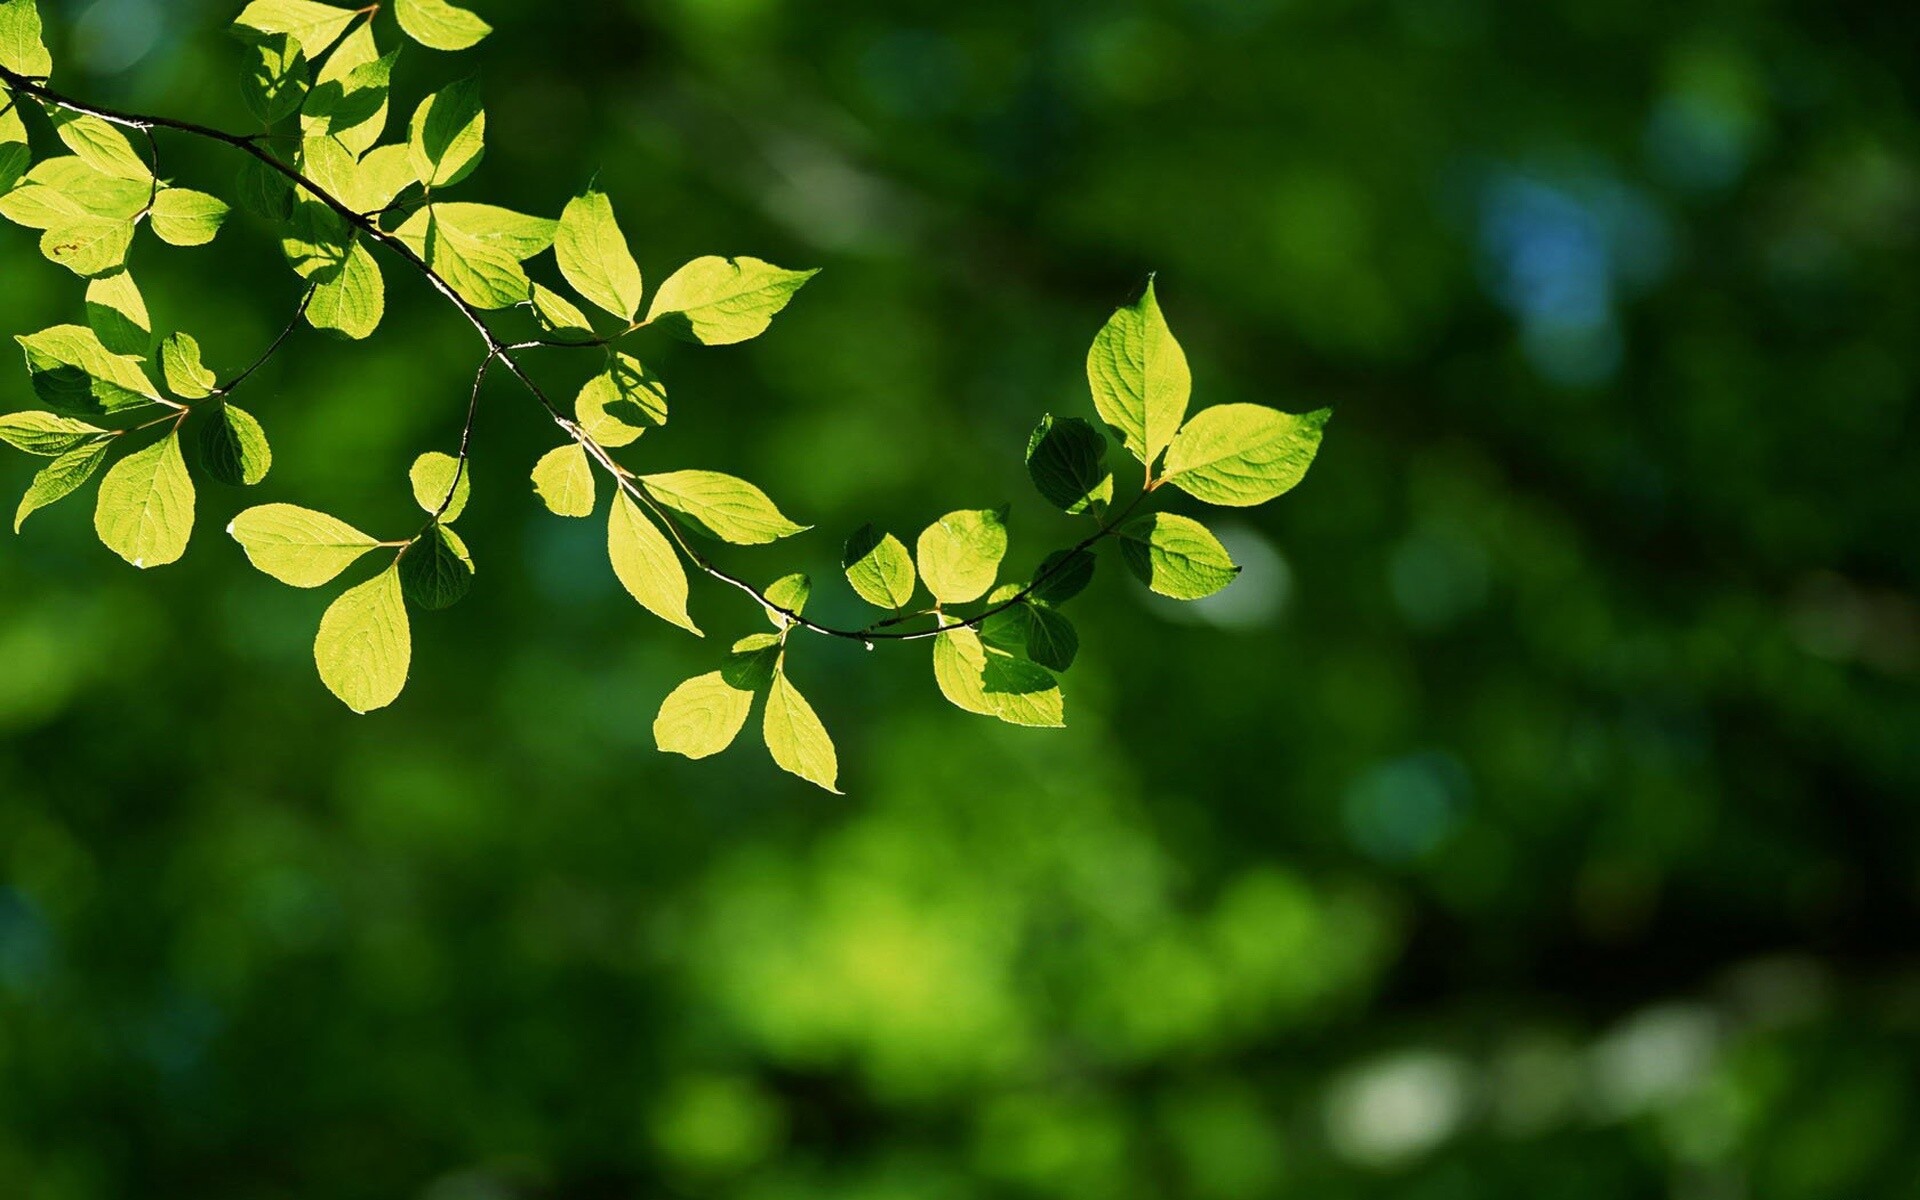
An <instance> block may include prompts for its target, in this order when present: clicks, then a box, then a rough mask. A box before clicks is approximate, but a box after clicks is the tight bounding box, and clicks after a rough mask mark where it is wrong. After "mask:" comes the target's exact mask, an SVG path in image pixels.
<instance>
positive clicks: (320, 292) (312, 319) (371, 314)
mask: <svg viewBox="0 0 1920 1200" xmlns="http://www.w3.org/2000/svg"><path fill="white" fill-rule="evenodd" d="M386 311H387V286H386V281H385V280H384V279H383V278H382V277H381V275H380V264H379V263H378V262H377V261H375V259H374V257H373V254H372V252H371V251H369V250H368V249H367V248H366V247H365V246H363V245H361V244H360V243H359V242H357V241H356V242H353V243H351V244H350V245H348V247H347V250H346V257H345V259H343V260H342V261H341V263H340V264H339V266H338V268H337V269H335V270H333V271H331V272H325V273H322V274H320V275H318V276H316V277H315V279H314V285H313V296H312V298H311V299H309V300H308V301H307V322H308V324H310V325H312V326H313V327H314V328H315V329H330V330H332V331H334V332H335V333H339V334H341V335H343V336H345V337H349V338H353V339H355V340H356V341H357V340H359V339H361V338H364V337H367V336H369V335H371V334H372V333H373V331H374V330H375V329H378V328H379V327H380V318H381V317H383V316H384V315H386Z"/></svg>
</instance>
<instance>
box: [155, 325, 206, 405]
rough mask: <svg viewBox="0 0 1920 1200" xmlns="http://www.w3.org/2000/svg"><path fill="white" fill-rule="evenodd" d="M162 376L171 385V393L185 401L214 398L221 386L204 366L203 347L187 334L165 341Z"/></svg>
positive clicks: (175, 334) (161, 363)
mask: <svg viewBox="0 0 1920 1200" xmlns="http://www.w3.org/2000/svg"><path fill="white" fill-rule="evenodd" d="M160 373H161V376H162V377H163V378H164V379H166V381H167V390H168V391H170V392H172V393H173V394H174V395H176V396H178V397H180V398H181V399H182V400H201V399H204V398H206V397H208V396H211V395H213V389H214V386H215V385H216V384H217V383H218V382H219V380H217V379H215V378H214V374H213V372H212V371H209V370H207V368H206V367H205V366H204V365H203V364H202V363H201V362H200V343H199V342H196V341H194V340H193V335H191V334H186V333H170V334H168V335H167V336H166V337H165V338H164V339H163V340H162V341H161V343H160Z"/></svg>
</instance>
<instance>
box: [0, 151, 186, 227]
mask: <svg viewBox="0 0 1920 1200" xmlns="http://www.w3.org/2000/svg"><path fill="white" fill-rule="evenodd" d="M152 195H153V187H152V184H151V183H143V182H141V181H139V180H135V179H120V178H116V177H114V176H112V175H103V174H101V173H100V172H99V171H96V170H94V169H93V168H92V167H90V166H88V165H87V164H86V163H84V162H81V161H80V158H79V156H77V155H73V154H63V155H60V156H59V157H57V158H48V159H42V160H41V161H40V162H37V163H35V164H34V166H33V169H32V170H30V171H28V172H27V173H26V174H25V175H24V176H22V177H21V179H20V182H19V183H18V184H17V185H16V186H15V187H14V189H13V190H12V191H10V192H8V193H7V194H6V195H4V196H0V216H3V217H5V218H6V219H7V220H9V221H12V222H13V223H14V224H16V225H24V226H26V227H27V228H28V229H51V228H53V227H54V226H56V225H63V224H71V223H72V222H74V221H76V220H81V219H83V218H88V217H98V218H102V219H104V220H110V221H120V222H129V221H132V220H133V218H134V217H135V216H137V215H139V213H140V211H141V210H142V209H144V208H145V207H146V206H147V201H148V200H149V199H150V198H151V197H152Z"/></svg>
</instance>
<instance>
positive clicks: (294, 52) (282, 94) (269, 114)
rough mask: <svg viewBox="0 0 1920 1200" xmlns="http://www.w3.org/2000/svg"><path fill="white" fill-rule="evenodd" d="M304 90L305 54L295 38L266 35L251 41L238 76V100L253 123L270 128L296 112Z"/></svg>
mask: <svg viewBox="0 0 1920 1200" xmlns="http://www.w3.org/2000/svg"><path fill="white" fill-rule="evenodd" d="M307 87H308V77H307V55H306V51H305V50H303V49H301V46H300V41H299V39H298V38H295V37H292V36H291V35H288V34H283V33H267V34H261V35H260V36H258V37H257V38H255V39H253V42H252V44H251V45H250V46H249V47H248V49H247V69H246V72H245V73H244V74H242V75H241V76H240V98H241V99H242V100H244V101H245V102H246V105H247V111H248V112H250V113H252V114H253V115H254V119H255V120H257V121H259V122H260V123H261V124H262V125H272V124H275V123H277V122H280V121H284V120H286V119H287V118H288V117H290V116H292V115H293V114H294V113H297V112H299V111H300V105H301V102H302V101H304V100H305V99H306V98H307Z"/></svg>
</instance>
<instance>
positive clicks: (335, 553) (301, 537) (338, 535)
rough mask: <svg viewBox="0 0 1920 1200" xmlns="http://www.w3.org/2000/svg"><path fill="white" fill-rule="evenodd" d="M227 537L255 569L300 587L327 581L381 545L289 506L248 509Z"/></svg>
mask: <svg viewBox="0 0 1920 1200" xmlns="http://www.w3.org/2000/svg"><path fill="white" fill-rule="evenodd" d="M227 532H228V533H229V534H231V535H233V540H234V541H236V542H239V543H240V546H241V548H242V549H244V550H245V551H246V552H247V559H248V561H250V562H252V563H253V565H254V566H256V567H258V568H259V569H260V570H262V571H264V572H266V573H267V574H269V575H271V576H273V577H274V578H275V579H278V580H279V581H280V582H281V583H285V584H291V585H292V586H294V587H301V588H310V587H319V586H320V585H321V584H323V583H326V582H328V581H329V580H331V579H332V578H334V576H336V575H338V574H340V572H342V571H344V570H346V569H347V568H348V567H350V566H352V565H353V564H354V563H355V562H357V561H359V559H360V557H361V556H362V555H364V554H365V553H366V552H367V551H369V550H372V549H374V548H375V547H376V546H378V545H379V544H380V543H379V542H378V541H377V540H376V539H374V538H371V537H369V536H367V535H366V534H364V533H361V532H360V531H359V530H358V529H355V528H354V527H353V526H351V525H349V524H347V523H346V522H345V521H342V520H340V519H339V518H337V517H330V516H328V515H327V514H326V513H323V512H315V511H314V510H313V509H310V508H300V507H298V506H297V505H292V504H262V505H259V506H258V507H256V508H249V509H247V510H246V511H245V512H243V513H241V514H240V515H239V516H237V517H235V518H234V519H233V522H232V523H231V524H229V525H228V526H227Z"/></svg>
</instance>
